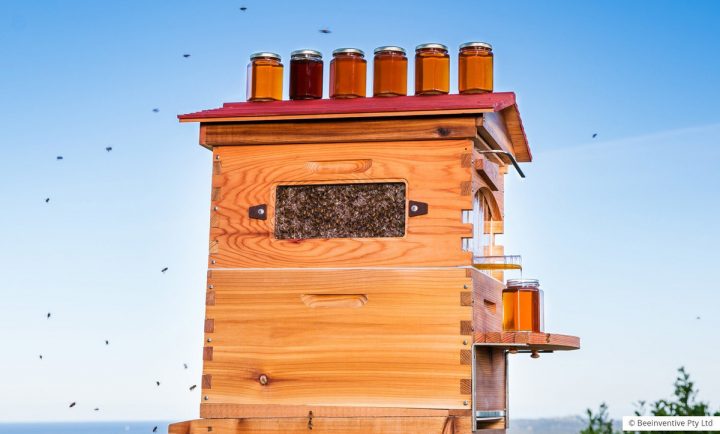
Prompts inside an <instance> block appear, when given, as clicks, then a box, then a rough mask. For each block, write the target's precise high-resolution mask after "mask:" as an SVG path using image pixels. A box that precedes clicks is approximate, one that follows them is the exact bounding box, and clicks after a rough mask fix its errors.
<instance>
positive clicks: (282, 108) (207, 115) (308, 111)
mask: <svg viewBox="0 0 720 434" xmlns="http://www.w3.org/2000/svg"><path fill="white" fill-rule="evenodd" d="M487 112H502V115H503V119H504V122H505V127H506V129H507V134H508V136H509V139H510V141H511V142H512V143H513V145H514V147H515V153H516V157H517V158H518V161H531V160H532V155H531V154H530V148H529V147H528V143H527V137H526V136H525V129H524V128H523V124H522V120H521V119H520V112H519V111H518V108H517V104H516V103H515V94H514V93H513V92H494V93H482V94H473V95H459V94H453V95H433V96H398V97H389V98H353V99H315V100H305V101H270V102H229V103H225V104H223V106H222V107H219V108H216V109H210V110H203V111H199V112H195V113H188V114H184V115H178V119H180V122H203V123H206V122H252V121H269V120H280V121H282V120H292V119H318V118H321V119H330V118H335V119H337V118H346V119H348V118H369V117H373V118H379V117H389V116H422V115H450V114H452V115H457V114H473V113H487Z"/></svg>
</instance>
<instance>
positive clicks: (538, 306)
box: [502, 279, 544, 332]
mask: <svg viewBox="0 0 720 434" xmlns="http://www.w3.org/2000/svg"><path fill="white" fill-rule="evenodd" d="M502 304H503V320H502V321H503V330H504V331H508V332H518V331H528V332H542V331H543V328H544V325H543V292H542V290H541V289H540V282H538V281H537V280H535V279H510V280H508V281H507V287H506V288H505V289H504V290H503V293H502Z"/></svg>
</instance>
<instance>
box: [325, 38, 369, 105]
mask: <svg viewBox="0 0 720 434" xmlns="http://www.w3.org/2000/svg"><path fill="white" fill-rule="evenodd" d="M366 74H367V61H366V60H365V53H364V52H363V51H362V50H359V49H357V48H338V49H337V50H335V51H333V59H332V61H331V62H330V98H363V97H365V86H366V84H365V83H366Z"/></svg>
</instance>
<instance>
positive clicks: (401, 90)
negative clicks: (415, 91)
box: [373, 46, 407, 96]
mask: <svg viewBox="0 0 720 434" xmlns="http://www.w3.org/2000/svg"><path fill="white" fill-rule="evenodd" d="M374 54H375V57H374V59H373V96H404V95H407V56H405V49H404V48H401V47H395V46H385V47H378V48H376V49H375V52H374Z"/></svg>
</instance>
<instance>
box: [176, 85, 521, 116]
mask: <svg viewBox="0 0 720 434" xmlns="http://www.w3.org/2000/svg"><path fill="white" fill-rule="evenodd" d="M513 105H515V94H514V93H513V92H497V93H483V94H477V95H433V96H399V97H389V98H354V99H315V100H305V101H270V102H230V103H225V104H223V106H222V107H220V108H216V109H210V110H203V111H200V112H195V113H188V114H184V115H179V116H178V119H180V121H181V122H193V121H195V122H197V121H203V122H213V121H214V120H215V121H218V120H219V119H222V120H229V119H230V118H234V119H233V120H237V121H242V120H243V119H242V118H247V117H252V118H260V117H262V118H265V117H272V118H286V117H287V118H292V117H298V116H301V117H306V116H314V115H318V116H322V115H350V116H345V117H352V115H354V114H356V115H360V116H362V114H370V113H387V114H386V116H387V115H391V114H396V113H397V112H403V113H405V112H410V113H411V112H429V111H459V112H463V111H467V112H468V113H473V112H482V111H486V112H498V111H501V110H503V109H505V108H508V107H510V106H513ZM362 117H364V116H362Z"/></svg>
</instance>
